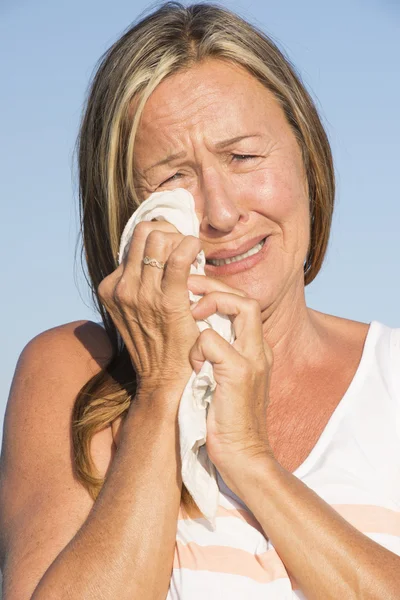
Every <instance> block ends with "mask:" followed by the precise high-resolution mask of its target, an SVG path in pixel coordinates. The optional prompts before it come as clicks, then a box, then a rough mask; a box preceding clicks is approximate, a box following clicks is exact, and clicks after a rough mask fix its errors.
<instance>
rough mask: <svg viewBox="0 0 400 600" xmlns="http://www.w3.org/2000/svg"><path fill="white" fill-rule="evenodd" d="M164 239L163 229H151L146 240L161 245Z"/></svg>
mask: <svg viewBox="0 0 400 600" xmlns="http://www.w3.org/2000/svg"><path fill="white" fill-rule="evenodd" d="M164 240H165V231H160V230H159V229H152V230H151V231H150V233H149V234H148V236H147V240H146V241H147V242H149V243H150V244H154V245H155V246H161V245H162V244H163V242H164Z"/></svg>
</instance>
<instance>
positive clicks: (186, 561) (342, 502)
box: [167, 321, 400, 600]
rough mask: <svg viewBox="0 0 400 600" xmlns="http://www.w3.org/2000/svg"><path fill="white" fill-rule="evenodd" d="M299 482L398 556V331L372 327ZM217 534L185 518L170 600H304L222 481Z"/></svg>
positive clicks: (181, 523) (255, 524)
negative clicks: (356, 365) (348, 384)
mask: <svg viewBox="0 0 400 600" xmlns="http://www.w3.org/2000/svg"><path fill="white" fill-rule="evenodd" d="M294 475H295V476H296V477H298V478H299V479H300V480H301V481H303V482H304V483H305V484H306V485H307V486H308V487H309V488H311V489H313V490H314V491H315V492H316V493H317V494H318V495H319V496H320V497H321V498H323V500H325V501H326V502H328V503H329V504H330V505H331V506H332V507H333V508H334V509H335V510H336V511H337V512H338V513H340V514H341V515H342V517H343V518H345V519H346V520H347V521H349V522H350V523H351V524H352V525H353V526H354V527H356V528H357V529H359V530H360V531H362V532H363V533H364V534H365V535H367V536H368V537H370V538H371V539H373V540H374V541H376V542H377V543H379V544H381V545H382V546H385V547H386V548H387V549H389V550H391V551H392V552H394V553H396V554H398V555H400V328H397V329H393V328H390V327H387V326H385V325H383V324H381V323H379V322H378V321H372V323H371V325H370V328H369V331H368V335H367V338H366V341H365V345H364V350H363V354H362V357H361V361H360V364H359V366H358V369H357V372H356V374H355V375H354V378H353V380H352V382H351V384H350V386H349V388H348V389H347V391H346V393H345V395H344V396H343V398H342V399H341V401H340V403H339V405H338V406H337V407H336V409H335V411H334V413H333V414H332V416H331V418H330V420H329V422H328V424H327V426H326V427H325V429H324V431H323V432H322V434H321V436H320V438H319V439H318V441H317V443H316V445H315V446H314V448H313V449H312V451H311V453H310V454H309V456H308V457H307V458H306V460H305V461H304V462H303V463H302V464H301V465H300V466H299V467H298V469H296V471H294ZM218 485H219V489H220V504H219V510H218V514H217V519H216V530H215V531H212V530H211V528H210V527H209V525H208V522H207V521H206V520H205V519H201V518H196V519H190V518H188V517H187V515H186V514H185V513H184V512H183V511H182V510H181V511H180V515H179V520H178V524H177V535H176V546H175V557H174V564H173V570H172V575H171V582H170V588H169V591H168V595H167V600H205V599H206V600H222V599H225V598H229V600H236V599H237V600H239V599H240V600H243V599H246V600H247V599H248V598H251V599H252V600H261V599H262V600H289V599H291V600H292V599H296V598H301V599H303V600H304V599H305V598H306V596H305V595H304V594H303V593H302V592H301V590H300V589H299V588H298V585H297V583H296V582H295V581H293V580H291V579H290V578H289V575H288V573H287V571H286V569H285V565H284V564H283V562H282V561H281V560H280V558H279V556H278V554H277V553H276V551H275V550H274V547H273V545H272V544H271V543H270V542H269V541H268V540H267V539H266V537H265V536H264V535H263V531H262V529H261V527H260V525H259V523H258V522H257V521H256V519H255V518H254V516H253V515H252V513H251V512H250V511H249V510H248V509H247V508H246V506H245V505H244V503H243V502H242V501H241V500H240V499H239V498H238V497H237V496H235V494H234V493H233V492H232V491H231V490H230V489H229V488H228V487H227V486H226V485H225V483H224V481H223V480H222V479H221V477H220V476H219V474H218Z"/></svg>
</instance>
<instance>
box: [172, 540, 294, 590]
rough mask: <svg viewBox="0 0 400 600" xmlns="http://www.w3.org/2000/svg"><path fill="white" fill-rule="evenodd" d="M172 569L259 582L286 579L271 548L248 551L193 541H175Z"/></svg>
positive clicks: (286, 575) (284, 570) (284, 571)
mask: <svg viewBox="0 0 400 600" xmlns="http://www.w3.org/2000/svg"><path fill="white" fill-rule="evenodd" d="M173 567H174V569H191V570H193V571H211V572H213V573H228V574H230V575H242V576H244V577H249V578H250V579H253V580H254V581H257V582H258V583H270V582H271V581H275V580H276V579H281V578H285V579H289V577H288V574H287V572H286V569H285V567H284V566H283V563H282V561H281V560H280V558H279V557H278V555H277V553H276V552H275V550H274V549H271V550H267V552H263V553H262V554H251V553H250V552H246V551H245V550H239V549H238V548H231V547H229V546H200V545H199V544H196V543H195V542H189V543H188V544H182V543H181V542H176V552H175V558H174V565H173Z"/></svg>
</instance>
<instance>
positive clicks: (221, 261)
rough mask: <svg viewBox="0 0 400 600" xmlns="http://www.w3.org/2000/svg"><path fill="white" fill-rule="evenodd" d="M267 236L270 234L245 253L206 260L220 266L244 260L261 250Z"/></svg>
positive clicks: (207, 262)
mask: <svg viewBox="0 0 400 600" xmlns="http://www.w3.org/2000/svg"><path fill="white" fill-rule="evenodd" d="M267 237H268V236H266V237H265V238H264V239H263V240H261V241H260V242H258V244H256V245H255V246H253V248H250V250H247V252H243V254H238V255H237V256H232V257H231V258H210V259H208V260H206V264H208V265H214V266H216V267H219V266H221V265H229V264H230V263H233V262H239V261H240V260H243V259H245V258H247V257H248V256H253V254H258V252H260V250H261V248H262V247H263V246H264V244H265V240H266V239H267Z"/></svg>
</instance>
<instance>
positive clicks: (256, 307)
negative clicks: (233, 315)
mask: <svg viewBox="0 0 400 600" xmlns="http://www.w3.org/2000/svg"><path fill="white" fill-rule="evenodd" d="M247 304H248V306H249V308H250V310H252V311H253V312H255V313H258V312H260V310H261V306H260V303H259V301H258V300H256V299H255V298H249V299H248V301H247Z"/></svg>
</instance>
